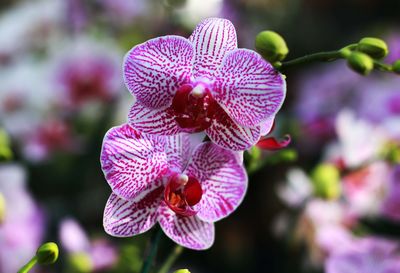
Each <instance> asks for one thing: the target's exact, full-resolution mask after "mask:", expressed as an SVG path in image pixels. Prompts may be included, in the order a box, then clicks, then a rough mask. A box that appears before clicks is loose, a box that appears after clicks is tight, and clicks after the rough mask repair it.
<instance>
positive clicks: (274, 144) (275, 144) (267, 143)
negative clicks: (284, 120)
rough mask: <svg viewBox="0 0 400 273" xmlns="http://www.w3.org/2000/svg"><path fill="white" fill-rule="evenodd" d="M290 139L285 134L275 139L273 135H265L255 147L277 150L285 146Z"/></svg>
mask: <svg viewBox="0 0 400 273" xmlns="http://www.w3.org/2000/svg"><path fill="white" fill-rule="evenodd" d="M291 141H292V139H291V137H290V135H285V136H284V138H283V139H280V140H278V139H276V138H275V137H267V138H264V139H261V140H260V141H259V142H258V143H257V147H258V148H260V149H263V150H269V151H277V150H280V149H283V148H286V147H287V146H288V145H289V144H290V142H291Z"/></svg>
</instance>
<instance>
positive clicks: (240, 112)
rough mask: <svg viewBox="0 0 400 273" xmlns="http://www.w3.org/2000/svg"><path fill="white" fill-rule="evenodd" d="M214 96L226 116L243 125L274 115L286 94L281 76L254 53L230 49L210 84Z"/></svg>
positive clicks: (251, 125)
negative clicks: (212, 85) (212, 84)
mask: <svg viewBox="0 0 400 273" xmlns="http://www.w3.org/2000/svg"><path fill="white" fill-rule="evenodd" d="M214 92H215V94H214V98H215V100H216V101H217V102H218V103H219V104H220V105H221V106H222V107H223V108H224V109H225V111H226V112H227V113H228V114H229V116H230V117H231V118H232V119H233V120H235V121H236V122H237V123H238V124H240V125H241V126H245V127H253V126H256V125H259V124H260V123H261V122H262V121H265V120H266V119H268V118H270V117H271V116H274V115H275V114H276V113H277V112H278V110H279V109H280V107H281V105H282V103H283V100H284V98H285V94H286V83H285V80H284V78H283V76H282V75H281V74H280V73H279V72H277V71H276V70H275V69H274V68H273V67H272V65H271V64H269V63H268V62H266V61H265V60H264V59H263V58H262V57H261V56H260V55H259V54H258V53H256V52H254V51H251V50H248V49H237V50H235V51H232V52H230V53H229V54H228V55H226V57H225V58H224V60H223V64H222V66H221V69H220V71H219V74H218V75H217V80H216V81H215V83H214Z"/></svg>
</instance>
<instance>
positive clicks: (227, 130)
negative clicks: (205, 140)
mask: <svg viewBox="0 0 400 273" xmlns="http://www.w3.org/2000/svg"><path fill="white" fill-rule="evenodd" d="M218 108H219V109H218V112H217V113H216V117H217V118H216V119H215V120H214V121H213V123H212V124H211V126H210V128H208V129H206V134H207V135H208V136H209V137H210V139H211V140H212V141H213V142H214V143H216V144H217V145H219V146H221V147H223V148H225V149H228V150H232V151H243V150H246V149H248V148H250V147H251V146H253V145H254V144H256V143H257V141H258V140H259V139H260V136H261V135H260V133H261V127H260V126H255V127H253V128H247V127H243V126H240V125H238V124H237V123H236V122H234V121H233V120H232V119H231V118H230V117H229V116H228V114H226V113H225V111H224V110H222V108H221V107H218Z"/></svg>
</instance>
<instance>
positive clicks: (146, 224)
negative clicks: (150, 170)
mask: <svg viewBox="0 0 400 273" xmlns="http://www.w3.org/2000/svg"><path fill="white" fill-rule="evenodd" d="M163 191H164V188H163V187H159V188H156V189H155V190H153V191H151V192H149V193H148V194H147V195H146V196H145V197H144V198H142V199H141V200H140V201H127V200H125V199H122V198H120V197H118V195H116V194H114V193H113V194H111V196H110V198H109V199H108V201H107V204H106V208H105V210H104V217H103V226H104V229H105V231H106V232H107V233H108V234H110V235H112V236H116V237H129V236H134V235H137V234H141V233H143V232H146V231H147V230H149V229H150V228H151V227H152V226H154V224H155V223H156V222H157V210H158V207H159V206H160V204H161V201H162V193H163Z"/></svg>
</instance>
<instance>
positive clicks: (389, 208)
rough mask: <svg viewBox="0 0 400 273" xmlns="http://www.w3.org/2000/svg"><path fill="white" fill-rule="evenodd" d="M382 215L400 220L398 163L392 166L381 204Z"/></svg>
mask: <svg viewBox="0 0 400 273" xmlns="http://www.w3.org/2000/svg"><path fill="white" fill-rule="evenodd" d="M382 215H384V216H385V217H387V218H389V219H391V220H393V221H398V222H400V165H396V166H394V167H393V169H392V170H391V173H390V178H389V186H388V190H387V194H386V196H385V200H384V201H383V206H382Z"/></svg>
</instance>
